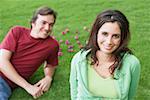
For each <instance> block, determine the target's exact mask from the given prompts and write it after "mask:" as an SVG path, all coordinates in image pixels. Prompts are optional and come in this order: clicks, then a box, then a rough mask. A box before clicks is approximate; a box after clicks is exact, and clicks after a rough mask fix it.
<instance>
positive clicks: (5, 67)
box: [0, 60, 30, 89]
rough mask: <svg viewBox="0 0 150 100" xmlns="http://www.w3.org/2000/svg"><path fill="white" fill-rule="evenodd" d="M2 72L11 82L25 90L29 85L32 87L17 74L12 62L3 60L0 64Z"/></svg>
mask: <svg viewBox="0 0 150 100" xmlns="http://www.w3.org/2000/svg"><path fill="white" fill-rule="evenodd" d="M0 70H1V72H2V73H3V74H4V75H5V76H6V77H7V78H8V79H9V80H11V81H12V82H14V83H16V84H17V85H18V86H20V87H22V88H24V89H25V88H26V87H27V86H28V85H30V84H29V83H28V82H27V81H26V80H25V79H24V78H22V77H21V76H20V75H19V74H18V73H17V71H16V70H15V69H14V67H13V65H12V64H11V63H10V61H5V60H2V61H1V63H0Z"/></svg>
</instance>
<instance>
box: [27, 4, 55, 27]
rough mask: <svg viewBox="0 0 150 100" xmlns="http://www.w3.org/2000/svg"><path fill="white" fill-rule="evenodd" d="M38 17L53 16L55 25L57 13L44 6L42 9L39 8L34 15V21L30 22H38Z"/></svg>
mask: <svg viewBox="0 0 150 100" xmlns="http://www.w3.org/2000/svg"><path fill="white" fill-rule="evenodd" d="M38 15H53V16H54V23H55V21H56V15H57V13H56V12H55V11H54V10H53V9H51V8H49V7H47V6H42V7H40V8H38V9H37V10H36V11H35V12H34V13H33V16H32V19H31V21H30V23H31V24H32V23H34V22H35V21H36V19H37V18H38ZM31 28H32V27H31Z"/></svg>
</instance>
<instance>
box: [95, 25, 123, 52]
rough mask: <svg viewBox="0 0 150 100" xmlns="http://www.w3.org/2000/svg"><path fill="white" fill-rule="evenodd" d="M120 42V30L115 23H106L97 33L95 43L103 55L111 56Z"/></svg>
mask: <svg viewBox="0 0 150 100" xmlns="http://www.w3.org/2000/svg"><path fill="white" fill-rule="evenodd" d="M120 41H121V30H120V27H119V25H118V23H117V22H113V23H112V22H106V23H104V24H103V25H102V26H101V28H100V29H99V31H98V34H97V43H98V46H99V48H100V51H102V52H103V53H105V54H111V53H112V52H113V51H115V50H116V49H117V48H118V47H119V45H120Z"/></svg>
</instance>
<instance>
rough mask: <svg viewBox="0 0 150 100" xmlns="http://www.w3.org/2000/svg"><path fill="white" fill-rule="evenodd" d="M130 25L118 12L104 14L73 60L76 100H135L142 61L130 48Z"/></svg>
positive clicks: (71, 86)
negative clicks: (140, 61)
mask: <svg viewBox="0 0 150 100" xmlns="http://www.w3.org/2000/svg"><path fill="white" fill-rule="evenodd" d="M129 40H130V31H129V22H128V20H127V18H126V17H125V15H124V14H123V13H122V12H120V11H118V10H106V11H104V12H102V13H100V14H99V15H98V16H97V18H96V20H95V22H94V24H93V26H92V29H91V33H90V37H89V40H88V43H87V45H86V46H85V47H84V48H83V49H81V51H79V52H78V53H77V54H76V55H75V56H74V57H73V59H72V62H71V73H70V89H71V99H72V100H131V99H133V97H134V95H135V92H136V89H137V86H138V82H139V76H140V63H139V60H138V59H137V58H136V57H135V56H134V55H133V54H132V52H131V50H130V49H129V48H128V42H129Z"/></svg>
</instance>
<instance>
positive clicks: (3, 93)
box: [0, 76, 11, 100]
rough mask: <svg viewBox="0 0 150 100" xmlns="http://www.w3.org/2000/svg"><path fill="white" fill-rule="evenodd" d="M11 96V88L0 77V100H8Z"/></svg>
mask: <svg viewBox="0 0 150 100" xmlns="http://www.w3.org/2000/svg"><path fill="white" fill-rule="evenodd" d="M10 95H11V88H10V87H9V85H8V84H7V83H6V81H5V80H4V79H3V78H2V77H1V76H0V100H8V98H9V97H10Z"/></svg>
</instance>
